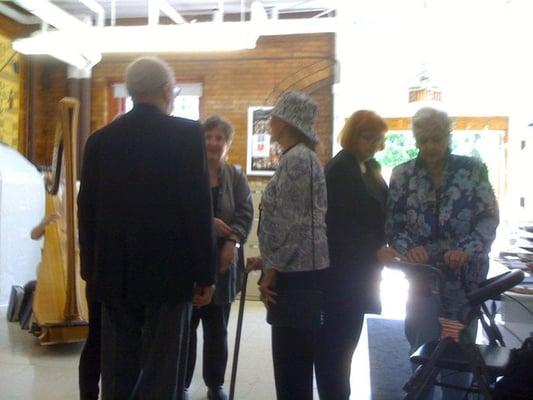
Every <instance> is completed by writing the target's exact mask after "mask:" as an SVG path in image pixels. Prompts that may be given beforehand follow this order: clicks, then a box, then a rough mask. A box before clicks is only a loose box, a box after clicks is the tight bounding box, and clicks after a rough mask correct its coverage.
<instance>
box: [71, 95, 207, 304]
mask: <svg viewBox="0 0 533 400" xmlns="http://www.w3.org/2000/svg"><path fill="white" fill-rule="evenodd" d="M212 218H213V214H212V205H211V193H210V188H209V175H208V170H207V161H206V153H205V144H204V135H203V132H202V128H201V127H200V125H199V124H198V123H197V122H195V121H190V120H186V119H182V118H175V117H170V116H168V115H166V114H164V113H162V112H161V111H159V110H158V109H157V108H156V107H154V106H152V105H148V104H138V105H136V106H135V107H134V108H133V110H132V111H130V112H128V113H127V114H125V115H123V116H121V117H119V118H118V119H116V120H115V121H113V122H112V123H110V124H109V125H107V126H105V127H104V128H102V129H100V130H98V131H96V132H95V133H94V134H92V135H91V136H90V137H89V140H88V141H87V144H86V147H85V157H84V160H83V167H82V174H81V185H80V192H79V195H78V221H79V241H80V260H81V275H82V277H83V279H85V280H86V281H87V282H88V283H89V284H90V285H91V287H92V288H93V290H94V292H95V295H96V297H97V298H98V299H99V300H102V301H106V300H111V299H134V300H137V301H142V302H168V303H175V302H182V301H187V300H190V299H191V298H192V293H193V285H194V284H195V283H196V284H198V285H210V284H212V283H213V281H214V274H215V265H214V255H215V253H214V251H215V249H214V235H213V228H212Z"/></svg>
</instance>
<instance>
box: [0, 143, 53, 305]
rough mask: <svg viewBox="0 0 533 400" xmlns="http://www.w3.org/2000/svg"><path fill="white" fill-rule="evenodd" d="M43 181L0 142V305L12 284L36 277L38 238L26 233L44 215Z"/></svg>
mask: <svg viewBox="0 0 533 400" xmlns="http://www.w3.org/2000/svg"><path fill="white" fill-rule="evenodd" d="M44 193H45V192H44V183H43V178H42V175H41V174H40V173H39V171H38V170H37V169H36V168H35V167H34V166H33V165H32V164H31V163H30V162H29V161H28V160H27V159H25V158H24V157H23V156H22V155H20V153H18V152H17V151H16V150H14V149H12V148H10V147H7V146H5V145H3V144H0V306H3V305H6V304H7V302H8V301H9V293H10V291H11V286H12V285H20V286H23V285H24V284H25V283H26V282H28V281H30V280H32V279H36V276H37V267H38V265H39V262H40V260H41V246H42V239H41V240H37V241H34V240H31V238H30V232H31V230H32V228H33V227H34V226H35V225H37V224H38V223H39V222H40V221H41V219H42V218H43V216H44V202H45V200H44V197H45V195H44Z"/></svg>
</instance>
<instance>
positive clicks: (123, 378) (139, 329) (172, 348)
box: [102, 302, 191, 400]
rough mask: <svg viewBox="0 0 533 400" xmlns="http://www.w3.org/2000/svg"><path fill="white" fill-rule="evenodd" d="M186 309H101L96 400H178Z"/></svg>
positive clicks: (134, 305)
mask: <svg viewBox="0 0 533 400" xmlns="http://www.w3.org/2000/svg"><path fill="white" fill-rule="evenodd" d="M190 315H191V304H190V303H188V302H186V303H178V304H156V303H146V304H142V303H138V302H104V303H103V304H102V399H103V400H126V399H131V400H134V399H139V400H156V399H157V400H181V398H182V396H183V390H184V380H185V372H186V367H187V366H186V363H187V349H188V343H187V341H188V333H189V332H188V330H189V320H190Z"/></svg>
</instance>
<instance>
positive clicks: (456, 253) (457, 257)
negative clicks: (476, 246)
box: [444, 250, 468, 271]
mask: <svg viewBox="0 0 533 400" xmlns="http://www.w3.org/2000/svg"><path fill="white" fill-rule="evenodd" d="M467 260H468V255H467V254H466V253H465V252H464V251H461V250H449V251H447V252H446V253H444V263H445V264H446V265H448V266H449V267H450V268H451V269H452V270H454V271H456V270H458V269H459V268H461V267H462V266H463V265H464V264H465V263H466V261H467Z"/></svg>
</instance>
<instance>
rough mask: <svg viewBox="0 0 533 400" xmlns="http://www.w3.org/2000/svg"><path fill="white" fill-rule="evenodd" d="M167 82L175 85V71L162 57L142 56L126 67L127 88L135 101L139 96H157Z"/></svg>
mask: <svg viewBox="0 0 533 400" xmlns="http://www.w3.org/2000/svg"><path fill="white" fill-rule="evenodd" d="M165 83H169V84H171V85H172V86H174V83H175V81H174V72H173V71H172V68H171V67H170V66H169V65H168V64H167V63H166V62H165V61H163V60H161V59H160V58H157V57H141V58H138V59H136V60H135V61H133V62H132V63H131V64H130V65H128V68H126V89H127V90H128V93H129V94H130V96H131V97H132V99H133V102H135V101H136V100H137V99H138V98H139V97H143V96H157V95H158V94H159V93H160V91H161V86H162V85H164V84H165Z"/></svg>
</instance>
